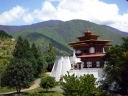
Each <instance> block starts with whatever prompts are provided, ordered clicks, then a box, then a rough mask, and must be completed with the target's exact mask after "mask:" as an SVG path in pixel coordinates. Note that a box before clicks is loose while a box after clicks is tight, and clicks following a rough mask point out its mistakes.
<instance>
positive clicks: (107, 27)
mask: <svg viewBox="0 0 128 96" xmlns="http://www.w3.org/2000/svg"><path fill="white" fill-rule="evenodd" d="M102 26H103V27H104V28H106V29H109V30H111V31H112V32H115V33H118V34H121V35H122V36H128V33H126V32H123V31H120V30H118V29H115V28H113V27H110V26H106V25H102Z"/></svg>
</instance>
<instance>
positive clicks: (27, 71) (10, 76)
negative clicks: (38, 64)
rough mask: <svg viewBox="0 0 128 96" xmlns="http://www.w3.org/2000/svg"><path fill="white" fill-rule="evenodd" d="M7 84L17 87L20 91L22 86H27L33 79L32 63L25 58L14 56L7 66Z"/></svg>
mask: <svg viewBox="0 0 128 96" xmlns="http://www.w3.org/2000/svg"><path fill="white" fill-rule="evenodd" d="M5 80H6V82H7V85H8V86H10V87H15V88H16V90H17V92H18V93H19V92H20V90H21V88H26V87H28V86H29V83H30V82H31V81H32V80H33V69H32V64H31V63H30V62H28V61H27V60H25V59H16V58H13V59H12V61H11V63H10V64H9V66H8V68H7V74H6V77H5Z"/></svg>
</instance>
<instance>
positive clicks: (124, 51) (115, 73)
mask: <svg viewBox="0 0 128 96" xmlns="http://www.w3.org/2000/svg"><path fill="white" fill-rule="evenodd" d="M105 58H106V59H107V60H108V64H107V67H106V68H105V72H106V79H105V80H104V81H103V86H102V87H103V88H104V89H106V90H108V91H109V90H111V91H116V92H117V93H119V94H121V95H127V94H128V83H127V82H128V70H127V69H128V37H127V38H123V43H122V44H121V45H116V46H113V47H111V48H110V50H109V51H108V52H107V53H106V56H105Z"/></svg>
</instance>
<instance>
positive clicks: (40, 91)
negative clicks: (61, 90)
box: [39, 90, 56, 93]
mask: <svg viewBox="0 0 128 96" xmlns="http://www.w3.org/2000/svg"><path fill="white" fill-rule="evenodd" d="M39 93H56V91H51V90H50V91H45V90H43V91H40V92H39Z"/></svg>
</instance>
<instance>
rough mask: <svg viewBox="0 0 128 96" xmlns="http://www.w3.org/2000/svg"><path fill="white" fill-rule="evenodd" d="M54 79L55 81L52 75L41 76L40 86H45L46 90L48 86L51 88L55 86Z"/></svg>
mask: <svg viewBox="0 0 128 96" xmlns="http://www.w3.org/2000/svg"><path fill="white" fill-rule="evenodd" d="M56 84H57V83H56V81H55V78H54V77H51V76H43V77H42V78H41V84H40V86H41V87H42V88H45V89H46V92H47V91H48V89H49V88H53V87H55V86H56Z"/></svg>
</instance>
